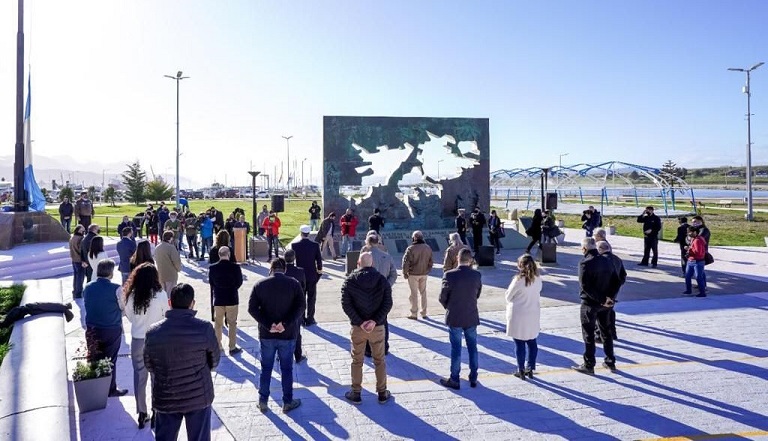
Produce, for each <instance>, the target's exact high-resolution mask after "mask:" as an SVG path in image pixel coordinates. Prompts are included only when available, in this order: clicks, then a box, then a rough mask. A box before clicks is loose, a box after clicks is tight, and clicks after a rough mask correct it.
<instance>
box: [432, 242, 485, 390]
mask: <svg viewBox="0 0 768 441" xmlns="http://www.w3.org/2000/svg"><path fill="white" fill-rule="evenodd" d="M482 289H483V282H482V276H481V275H480V273H479V272H478V271H475V270H474V269H472V252H471V251H470V250H469V249H466V248H465V249H462V250H461V251H459V267H458V268H455V269H452V270H450V271H446V273H445V274H443V289H442V291H440V304H441V305H443V307H444V308H445V324H446V325H448V333H449V337H450V341H451V376H450V378H448V379H445V378H441V379H440V384H442V385H443V386H445V387H447V388H450V389H457V390H458V389H460V388H461V385H460V383H459V373H460V372H461V337H462V334H463V336H464V339H465V340H466V341H467V352H468V353H469V385H470V387H476V386H477V367H478V366H477V325H479V324H480V313H479V311H478V309H477V299H478V298H479V297H480V291H481V290H482Z"/></svg>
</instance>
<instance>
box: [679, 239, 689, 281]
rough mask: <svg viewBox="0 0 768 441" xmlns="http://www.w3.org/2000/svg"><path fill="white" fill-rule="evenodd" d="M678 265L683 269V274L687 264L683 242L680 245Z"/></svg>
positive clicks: (686, 254) (686, 251)
mask: <svg viewBox="0 0 768 441" xmlns="http://www.w3.org/2000/svg"><path fill="white" fill-rule="evenodd" d="M680 266H681V267H682V269H683V275H685V267H686V266H688V250H686V249H685V245H683V244H681V245H680Z"/></svg>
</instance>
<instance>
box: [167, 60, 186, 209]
mask: <svg viewBox="0 0 768 441" xmlns="http://www.w3.org/2000/svg"><path fill="white" fill-rule="evenodd" d="M165 77H166V78H170V79H172V80H176V208H177V209H178V208H181V204H179V191H180V190H179V156H180V155H179V82H180V81H181V80H186V79H187V78H189V77H183V76H181V71H178V72H176V76H175V77H174V76H171V75H165Z"/></svg>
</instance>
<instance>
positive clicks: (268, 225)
mask: <svg viewBox="0 0 768 441" xmlns="http://www.w3.org/2000/svg"><path fill="white" fill-rule="evenodd" d="M261 228H263V229H264V234H266V235H267V243H268V244H269V252H268V253H267V262H270V261H272V249H274V250H275V258H277V257H278V255H277V250H278V249H279V248H280V240H279V235H280V218H279V217H277V213H275V212H274V211H273V210H270V211H269V216H267V217H265V218H264V221H263V222H262V223H261Z"/></svg>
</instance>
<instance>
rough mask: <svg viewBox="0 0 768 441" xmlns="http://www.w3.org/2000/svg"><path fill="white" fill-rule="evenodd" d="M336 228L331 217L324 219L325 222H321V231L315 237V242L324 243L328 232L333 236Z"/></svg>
mask: <svg viewBox="0 0 768 441" xmlns="http://www.w3.org/2000/svg"><path fill="white" fill-rule="evenodd" d="M335 228H336V226H335V225H334V224H333V219H331V218H329V217H326V218H325V219H323V221H322V222H320V229H319V230H318V231H317V236H315V242H322V241H323V240H325V236H327V235H328V232H330V233H331V234H333V231H334V229H335Z"/></svg>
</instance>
